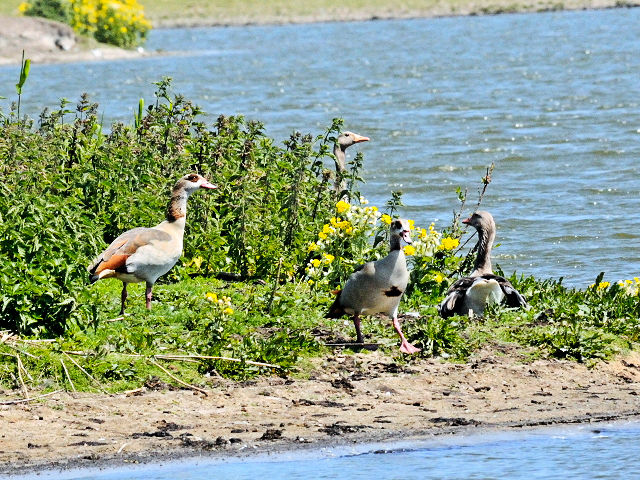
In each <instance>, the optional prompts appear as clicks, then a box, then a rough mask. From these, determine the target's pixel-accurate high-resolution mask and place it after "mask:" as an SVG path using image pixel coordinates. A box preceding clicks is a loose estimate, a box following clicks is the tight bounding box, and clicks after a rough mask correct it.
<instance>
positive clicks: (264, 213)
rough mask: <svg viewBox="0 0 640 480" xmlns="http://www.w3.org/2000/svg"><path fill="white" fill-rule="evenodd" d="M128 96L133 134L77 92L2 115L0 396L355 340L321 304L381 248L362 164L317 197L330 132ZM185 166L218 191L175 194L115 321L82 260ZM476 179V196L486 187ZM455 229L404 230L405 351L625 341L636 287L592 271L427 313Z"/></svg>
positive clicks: (633, 328) (236, 365)
mask: <svg viewBox="0 0 640 480" xmlns="http://www.w3.org/2000/svg"><path fill="white" fill-rule="evenodd" d="M16 76H17V75H16ZM30 81H37V79H30ZM27 88H28V84H27ZM0 93H1V94H4V95H6V96H8V97H11V96H12V95H15V94H13V93H12V92H0ZM16 100H18V99H17V98H16ZM146 103H147V104H148V106H147V107H145V103H144V102H140V104H139V108H138V111H137V114H136V116H135V119H134V120H133V122H132V123H131V124H129V125H123V124H116V125H111V126H109V128H108V129H106V128H104V127H103V126H102V125H101V124H100V123H99V120H98V115H97V112H98V111H99V108H98V106H97V105H95V104H93V103H92V102H91V100H90V99H89V98H86V97H83V98H82V99H80V101H79V103H78V104H77V106H76V107H75V108H70V106H69V105H67V104H66V103H65V102H63V103H62V104H61V105H60V106H59V108H53V109H48V110H45V111H43V112H42V114H41V115H40V117H39V119H38V121H37V122H36V121H33V120H30V119H28V118H27V119H25V118H23V117H22V116H21V114H20V112H19V111H18V108H19V107H18V102H16V103H15V104H14V106H13V107H10V109H9V111H0V156H1V157H2V158H4V159H5V161H4V162H3V163H2V165H1V166H0V173H1V175H2V177H3V183H2V185H1V186H0V189H1V190H0V191H1V192H2V195H0V219H1V220H2V221H0V239H2V241H0V384H1V385H3V386H4V388H8V389H11V390H16V391H23V392H24V394H25V395H27V394H28V392H29V391H30V390H44V391H47V390H57V389H63V390H71V391H72V390H98V389H101V390H105V391H122V390H127V389H133V388H138V387H140V386H141V385H144V384H146V383H148V382H153V381H155V380H154V378H156V377H158V378H161V379H162V381H163V382H167V383H173V384H180V385H182V386H184V385H185V384H189V385H192V386H193V387H195V388H200V386H203V385H205V384H206V383H207V379H208V378H211V377H212V376H223V377H228V378H232V379H246V378H250V377H252V376H256V375H274V374H275V375H282V376H289V375H295V376H305V375H307V374H308V369H307V367H306V365H307V364H308V361H309V359H311V358H314V357H318V356H322V355H325V354H329V353H330V352H331V351H332V348H333V346H335V344H344V343H349V342H350V341H351V339H353V338H354V330H353V325H352V323H351V322H350V321H349V320H347V319H346V318H345V319H344V320H340V321H333V320H328V319H325V318H324V313H325V311H326V310H327V307H328V305H329V304H330V303H331V302H332V300H333V294H332V293H331V291H332V290H334V289H335V288H338V287H339V286H340V285H343V284H344V282H345V281H346V279H347V278H348V276H349V274H350V272H351V271H352V270H353V269H354V268H355V267H356V266H357V265H360V264H361V263H363V262H364V261H366V260H370V259H374V258H376V257H379V256H380V255H384V253H385V251H386V249H387V247H386V245H385V242H384V241H381V242H379V243H378V244H377V245H376V246H374V239H384V235H385V233H386V232H387V230H388V223H389V221H390V216H393V215H394V214H398V213H401V212H402V203H401V195H400V193H399V192H389V194H390V199H389V201H388V202H387V204H386V205H379V206H378V207H379V208H376V207H375V206H371V205H368V204H367V203H366V200H365V199H362V198H361V196H360V194H359V193H358V186H359V184H360V182H361V181H362V179H361V178H360V170H361V167H362V164H363V162H364V161H365V159H364V157H363V156H362V155H361V154H356V155H355V156H354V157H353V160H352V162H351V163H350V164H349V165H348V172H346V174H345V178H344V180H345V184H346V185H347V187H348V188H347V190H346V191H344V192H336V191H334V189H333V188H331V185H333V183H334V181H333V178H332V177H333V176H334V175H335V172H334V159H333V156H332V154H331V148H332V146H333V142H334V141H335V138H336V136H337V134H338V133H339V131H340V129H341V125H342V122H341V121H340V120H339V119H336V120H335V121H334V122H333V124H332V125H330V126H328V127H327V129H326V130H325V131H323V132H317V133H315V134H314V135H311V134H300V133H295V134H292V135H291V137H289V138H287V139H271V138H269V137H267V136H266V135H265V134H264V133H263V126H262V125H261V124H260V123H258V122H248V121H245V120H244V119H243V118H241V117H222V116H221V117H218V118H217V119H211V118H209V117H204V116H203V114H202V112H201V111H200V109H199V108H198V107H197V106H196V105H194V104H192V103H191V102H189V101H188V100H187V99H185V98H183V97H182V96H180V95H179V94H174V93H173V92H172V91H171V85H170V82H169V81H168V80H162V81H159V82H158V83H157V91H156V94H155V98H154V99H147V100H146ZM106 130H108V131H109V133H105V131H106ZM194 170H196V171H199V172H201V173H202V174H204V175H205V176H207V177H208V178H210V179H211V180H212V181H214V182H215V183H217V184H218V185H219V186H220V188H219V189H218V190H215V191H212V192H208V193H206V194H204V193H198V194H196V195H194V196H193V198H192V199H191V200H190V203H189V216H188V218H189V220H188V228H187V232H186V238H185V250H184V255H183V257H182V259H181V261H180V262H179V263H178V265H177V266H176V267H175V268H174V269H173V270H172V271H171V272H170V273H169V274H168V275H167V276H165V277H164V278H163V279H162V281H161V282H159V283H158V284H157V285H156V287H155V289H154V300H155V301H154V306H153V309H152V310H151V311H147V310H146V309H145V308H144V302H143V294H142V291H143V289H142V287H141V286H140V285H138V286H137V287H138V288H137V289H136V288H132V289H131V295H130V299H129V304H128V312H129V313H130V315H127V316H125V317H122V318H121V317H117V316H116V312H117V311H118V304H119V290H120V288H121V286H120V283H119V282H118V281H115V280H110V281H102V282H98V283H97V284H95V285H92V286H89V285H88V284H87V272H86V266H87V265H88V264H89V262H90V261H91V259H92V258H93V257H94V256H95V255H96V254H97V253H99V252H100V251H101V250H102V249H103V248H104V247H105V246H106V245H107V244H109V243H110V242H111V241H112V240H113V239H114V238H115V237H117V236H118V235H119V234H120V233H121V232H122V231H124V230H127V229H129V228H132V227H136V226H152V225H155V224H157V223H158V222H160V221H161V220H162V217H163V212H164V209H165V206H166V202H167V196H168V192H169V189H170V188H171V186H172V185H173V184H174V183H175V180H176V179H177V178H179V177H181V176H182V175H184V174H185V173H188V172H191V171H194ZM488 173H489V172H488ZM478 181H479V182H482V183H483V184H484V187H485V188H488V192H489V193H488V194H490V191H491V185H490V176H489V175H487V176H486V177H484V178H482V179H478ZM463 187H465V186H463ZM467 187H471V190H474V186H473V185H469V186H467ZM461 191H462V190H461ZM461 191H460V192H458V193H457V194H456V192H455V191H452V192H451V193H452V205H451V207H452V210H456V209H457V210H458V215H462V214H464V215H466V214H468V213H469V212H468V211H469V210H470V209H469V208H468V207H466V206H465V203H464V202H466V198H465V195H464V194H462V193H461ZM481 196H482V194H481ZM343 198H348V199H349V201H348V202H345V201H344V200H341V199H343ZM480 200H481V199H480ZM459 201H461V202H462V204H459V203H457V202H459ZM475 203H476V199H472V201H471V203H470V204H475ZM383 213H384V214H383ZM459 220H460V218H459V216H457V215H456V216H454V217H453V219H452V222H451V223H450V224H449V225H446V224H445V225H422V226H421V225H414V227H413V237H414V244H413V246H412V247H411V249H408V250H407V254H408V255H410V257H409V258H410V265H411V269H412V272H411V284H410V289H409V290H408V292H407V294H406V295H405V297H404V298H403V303H402V305H401V311H402V312H413V315H411V316H408V317H406V318H405V319H404V324H405V326H404V329H405V333H406V334H407V336H408V338H409V340H410V341H411V342H412V343H414V344H415V345H417V346H419V347H420V348H422V352H421V353H420V355H419V356H418V357H416V358H419V357H420V356H421V357H441V358H446V359H449V360H453V361H460V362H465V361H467V360H468V359H469V358H471V357H472V356H473V355H474V353H475V352H477V351H479V350H486V349H499V348H501V347H502V346H509V348H510V349H512V350H515V351H517V352H519V354H520V355H524V356H525V357H526V358H530V359H535V358H541V357H549V358H561V359H570V360H573V361H577V362H583V363H591V362H597V361H598V360H600V359H606V358H610V357H611V356H612V355H615V354H616V353H618V352H625V351H628V350H630V349H634V348H636V346H637V342H638V340H639V338H640V323H639V318H640V301H639V297H638V288H639V287H640V280H639V279H634V280H629V281H628V282H625V283H623V284H621V285H619V284H616V283H611V284H610V283H608V282H607V281H606V279H605V278H604V277H600V278H598V279H594V285H593V286H592V287H589V288H587V289H585V290H576V289H569V288H566V287H564V286H563V285H562V282H561V280H548V279H536V278H531V277H529V278H520V277H517V276H515V275H514V276H512V278H511V280H512V282H513V283H514V285H515V286H516V288H518V289H519V290H520V291H521V292H522V294H523V295H524V296H525V297H526V298H527V299H528V301H529V303H530V308H528V309H524V310H509V309H505V308H499V307H496V308H490V309H489V310H488V312H487V314H486V315H485V317H484V318H483V319H470V318H467V317H453V318H449V319H442V318H440V317H439V316H438V315H437V310H436V305H437V304H438V302H439V301H441V299H442V297H443V295H444V293H445V291H446V290H447V288H448V286H449V285H450V284H451V283H452V282H454V281H455V279H456V278H457V277H458V276H459V275H461V274H465V273H468V271H469V269H470V266H471V260H472V257H471V256H470V255H465V254H464V252H463V251H460V250H459V248H458V245H459V243H458V242H459V238H460V236H461V235H462V231H461V230H460V223H459ZM220 272H224V275H221V273H220ZM364 331H365V332H366V335H367V341H368V342H371V343H372V344H375V347H376V348H377V349H378V350H380V351H381V352H383V353H384V354H385V355H388V356H389V358H390V359H392V361H393V362H395V363H397V364H406V363H411V362H414V361H416V360H415V358H414V357H407V356H404V355H400V354H399V353H398V350H397V347H398V341H397V338H396V336H395V333H394V332H393V330H392V329H391V328H390V327H389V322H388V320H387V319H377V318H376V319H367V320H365V322H364Z"/></svg>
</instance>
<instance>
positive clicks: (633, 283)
mask: <svg viewBox="0 0 640 480" xmlns="http://www.w3.org/2000/svg"><path fill="white" fill-rule="evenodd" d="M618 286H619V287H620V288H622V290H624V292H625V293H626V294H627V295H631V296H634V297H637V296H638V295H640V278H639V277H633V280H621V281H619V282H618Z"/></svg>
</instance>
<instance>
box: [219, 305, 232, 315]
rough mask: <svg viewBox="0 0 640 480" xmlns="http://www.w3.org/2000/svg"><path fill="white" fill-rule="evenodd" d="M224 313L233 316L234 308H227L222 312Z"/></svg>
mask: <svg viewBox="0 0 640 480" xmlns="http://www.w3.org/2000/svg"><path fill="white" fill-rule="evenodd" d="M222 313H225V314H227V315H231V314H232V313H233V308H231V307H227V308H225V309H224V310H223V311H222Z"/></svg>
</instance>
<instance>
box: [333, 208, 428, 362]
mask: <svg viewBox="0 0 640 480" xmlns="http://www.w3.org/2000/svg"><path fill="white" fill-rule="evenodd" d="M401 239H402V240H404V241H405V242H406V243H409V244H410V243H412V242H411V236H410V233H409V222H408V221H407V220H401V219H398V220H394V221H392V222H391V228H390V238H389V243H390V252H389V255H387V256H386V257H384V258H381V259H380V260H377V261H375V262H367V263H365V264H364V265H362V266H360V267H358V268H357V269H356V270H355V271H354V272H353V273H352V274H351V276H350V277H349V280H347V283H346V284H345V286H344V289H343V290H342V291H338V294H337V296H336V299H335V301H334V302H333V305H331V308H329V311H328V312H327V314H326V317H327V318H340V317H341V316H342V315H345V314H347V315H353V324H354V325H355V327H356V335H357V342H358V343H363V342H364V338H363V336H362V332H361V331H360V315H373V314H376V313H384V314H385V315H388V316H389V317H391V318H392V319H393V328H395V330H396V332H398V335H399V336H400V341H401V344H400V351H401V352H404V353H416V352H419V351H420V349H419V348H417V347H414V346H413V345H411V344H410V343H409V342H408V341H407V339H406V338H405V336H404V335H403V333H402V330H401V329H400V322H399V321H398V305H399V304H400V298H401V297H402V294H403V293H404V291H405V289H406V288H407V283H409V270H407V260H406V258H405V256H404V251H403V250H402V248H401V247H400V240H401Z"/></svg>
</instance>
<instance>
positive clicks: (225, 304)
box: [204, 292, 233, 315]
mask: <svg viewBox="0 0 640 480" xmlns="http://www.w3.org/2000/svg"><path fill="white" fill-rule="evenodd" d="M204 297H205V298H206V299H207V300H208V301H209V302H211V303H213V304H214V305H215V306H216V307H217V308H218V309H219V310H220V312H221V313H223V314H224V315H231V314H232V313H233V308H232V307H231V299H230V298H229V297H226V296H224V295H221V296H220V297H218V295H217V294H215V293H213V292H207V294H206V295H205V296H204Z"/></svg>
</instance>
